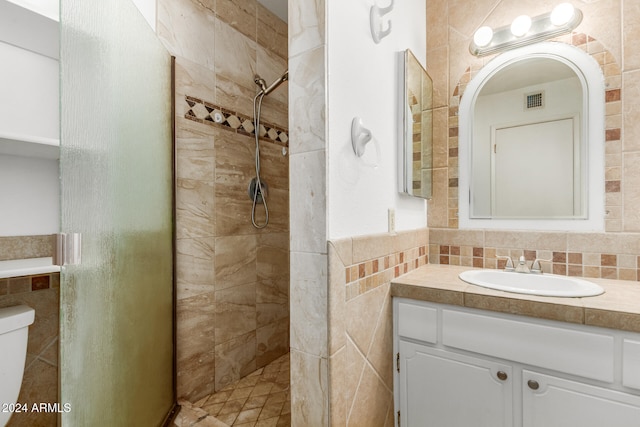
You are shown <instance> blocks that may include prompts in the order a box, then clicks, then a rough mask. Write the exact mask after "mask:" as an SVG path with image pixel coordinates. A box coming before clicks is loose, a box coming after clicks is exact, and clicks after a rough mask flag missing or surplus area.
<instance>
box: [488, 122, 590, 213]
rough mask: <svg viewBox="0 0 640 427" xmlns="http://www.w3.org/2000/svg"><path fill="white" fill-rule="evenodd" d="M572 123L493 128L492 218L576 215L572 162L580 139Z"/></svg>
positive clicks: (574, 170) (574, 166)
mask: <svg viewBox="0 0 640 427" xmlns="http://www.w3.org/2000/svg"><path fill="white" fill-rule="evenodd" d="M575 121H576V120H575V119H574V118H565V119H560V120H552V121H547V122H541V123H531V124H525V125H522V126H510V127H503V128H497V129H495V131H494V133H493V153H492V188H493V197H492V201H493V206H492V211H493V212H492V214H493V216H494V217H501V218H513V217H526V216H529V217H545V216H553V217H571V216H573V215H575V214H576V203H575V200H574V188H575V186H576V166H577V165H575V164H574V163H575V161H574V160H575V159H576V154H578V153H576V150H578V149H579V141H577V138H576V137H575V133H574V126H575V124H574V123H575ZM577 179H578V180H579V174H578V176H577ZM579 193H580V192H579V191H578V192H576V194H578V195H579ZM578 207H579V203H578Z"/></svg>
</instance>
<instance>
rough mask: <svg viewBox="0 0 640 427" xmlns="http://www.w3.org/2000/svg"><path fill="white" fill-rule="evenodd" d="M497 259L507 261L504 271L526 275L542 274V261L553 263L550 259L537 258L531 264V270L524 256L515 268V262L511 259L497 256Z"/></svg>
mask: <svg viewBox="0 0 640 427" xmlns="http://www.w3.org/2000/svg"><path fill="white" fill-rule="evenodd" d="M496 258H498V259H506V260H507V263H506V265H505V266H504V271H508V272H515V273H526V274H542V265H541V264H540V262H541V261H545V262H551V260H550V259H541V258H536V259H535V260H534V261H533V263H532V264H531V268H529V266H528V265H527V261H526V260H525V258H524V255H521V256H520V258H519V259H518V265H516V266H515V267H514V266H513V260H512V259H511V257H509V256H501V255H497V256H496Z"/></svg>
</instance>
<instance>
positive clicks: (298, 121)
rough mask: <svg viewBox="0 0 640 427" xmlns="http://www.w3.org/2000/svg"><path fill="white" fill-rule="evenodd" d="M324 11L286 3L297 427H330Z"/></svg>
mask: <svg viewBox="0 0 640 427" xmlns="http://www.w3.org/2000/svg"><path fill="white" fill-rule="evenodd" d="M326 7H327V5H326V1H325V0H289V99H290V107H291V116H290V117H291V123H290V130H291V134H290V140H291V142H290V147H291V156H290V170H291V171H290V175H291V176H292V177H295V180H292V181H291V203H290V217H291V252H290V254H291V260H290V263H291V296H290V298H291V355H290V357H291V362H290V363H291V425H294V426H318V427H321V426H329V376H328V364H329V354H328V347H327V334H328V327H329V324H328V318H327V260H328V258H327V218H326V214H327V205H326V197H325V196H326V193H327V188H326V181H327V179H326V177H327V166H326V160H325V159H326V155H327V151H326V149H327V146H326V145H327V142H326V135H327V115H326V102H327V99H326V87H327V85H326V82H327V67H326V52H327V40H326V19H325V17H326Z"/></svg>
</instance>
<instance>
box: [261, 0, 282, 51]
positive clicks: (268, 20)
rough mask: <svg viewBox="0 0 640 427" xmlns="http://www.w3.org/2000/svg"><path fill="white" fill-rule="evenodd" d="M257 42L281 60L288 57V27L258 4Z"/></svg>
mask: <svg viewBox="0 0 640 427" xmlns="http://www.w3.org/2000/svg"><path fill="white" fill-rule="evenodd" d="M257 16H258V23H257V27H258V28H257V40H258V44H260V45H262V46H264V47H266V48H267V49H269V50H270V51H272V52H274V53H275V54H277V55H278V56H280V57H281V58H284V59H287V57H288V56H289V49H288V45H289V41H288V31H289V30H288V25H287V23H286V22H284V21H283V20H281V19H280V18H278V17H277V16H276V15H274V14H273V13H271V11H269V10H268V9H267V8H266V7H264V6H263V5H262V4H260V3H258V14H257Z"/></svg>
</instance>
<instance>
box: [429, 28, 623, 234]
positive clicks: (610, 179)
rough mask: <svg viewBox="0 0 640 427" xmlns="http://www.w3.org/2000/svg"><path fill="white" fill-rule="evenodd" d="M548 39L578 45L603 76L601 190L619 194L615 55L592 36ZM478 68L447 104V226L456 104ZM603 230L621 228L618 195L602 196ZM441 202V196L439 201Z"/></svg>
mask: <svg viewBox="0 0 640 427" xmlns="http://www.w3.org/2000/svg"><path fill="white" fill-rule="evenodd" d="M552 41H556V42H560V43H567V44H570V45H573V46H575V47H577V48H580V49H582V50H584V51H585V52H587V53H588V54H589V55H591V57H593V58H594V59H595V60H596V61H597V62H598V64H599V65H600V68H602V72H603V74H604V76H605V103H606V113H605V115H606V117H605V128H606V130H605V151H606V153H607V155H606V156H605V193H606V195H607V196H609V195H611V196H614V195H615V194H620V191H621V185H622V181H621V179H620V176H619V171H620V169H621V167H622V143H621V128H620V123H619V121H620V120H619V115H620V106H621V103H622V101H621V100H622V71H621V70H620V66H619V65H618V64H617V62H616V60H615V57H614V56H613V55H612V54H611V52H609V50H607V48H606V47H605V46H604V45H603V44H602V43H601V42H599V41H598V40H596V39H595V38H593V37H591V36H589V35H587V34H583V33H572V34H569V35H566V36H561V37H558V38H556V39H553V40H552ZM479 71H480V69H472V68H471V67H469V68H467V69H466V71H465V73H464V74H463V75H462V77H461V78H460V80H459V81H458V84H457V85H456V87H455V89H454V91H453V95H452V97H451V100H450V103H449V105H450V108H449V141H448V144H449V146H448V167H449V185H448V198H447V201H446V202H447V211H448V226H449V228H458V146H459V145H458V144H459V141H458V131H459V128H458V108H459V105H460V99H461V98H462V95H463V94H464V91H465V89H466V87H467V84H468V83H469V82H470V81H471V79H473V77H475V75H476V74H477V73H478V72H479ZM606 199H607V202H606V203H607V204H606V207H605V209H606V218H605V229H606V231H622V221H621V219H622V218H621V215H622V214H621V212H622V209H621V208H620V205H621V198H620V197H606ZM441 203H444V200H443V201H442V202H441Z"/></svg>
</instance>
